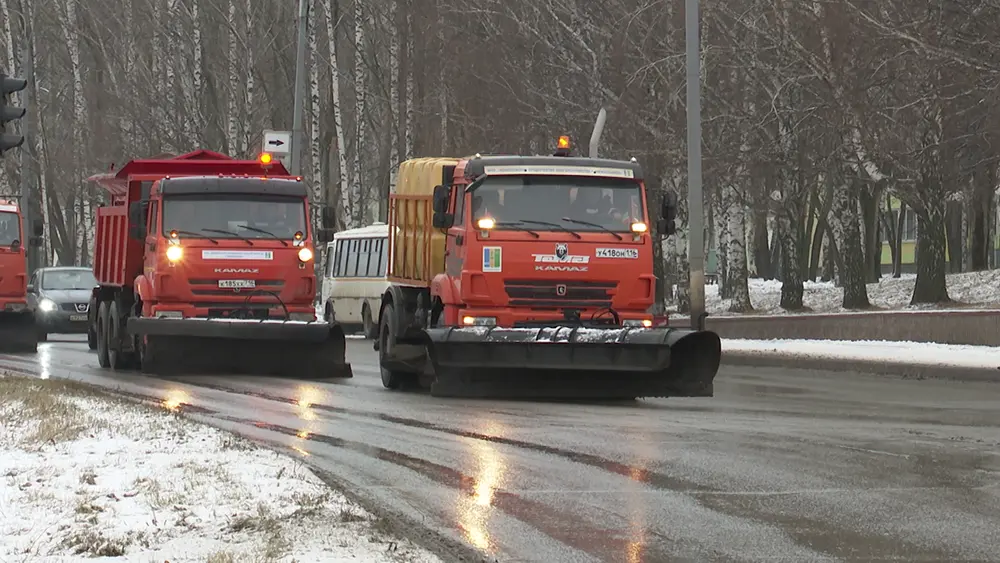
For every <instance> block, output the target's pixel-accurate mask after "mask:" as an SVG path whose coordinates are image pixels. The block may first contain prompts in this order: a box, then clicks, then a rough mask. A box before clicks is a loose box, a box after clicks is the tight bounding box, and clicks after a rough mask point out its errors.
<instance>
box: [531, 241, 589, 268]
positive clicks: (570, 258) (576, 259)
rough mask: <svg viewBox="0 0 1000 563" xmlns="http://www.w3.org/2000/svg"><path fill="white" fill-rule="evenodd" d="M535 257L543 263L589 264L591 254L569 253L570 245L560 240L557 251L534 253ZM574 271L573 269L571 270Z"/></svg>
mask: <svg viewBox="0 0 1000 563" xmlns="http://www.w3.org/2000/svg"><path fill="white" fill-rule="evenodd" d="M532 256H534V257H535V262H541V263H543V264H552V263H553V262H554V263H557V264H560V263H561V264H589V263H590V256H581V255H573V254H570V253H569V245H568V244H566V243H564V242H560V243H557V244H556V251H555V253H554V254H532ZM571 271H572V270H571Z"/></svg>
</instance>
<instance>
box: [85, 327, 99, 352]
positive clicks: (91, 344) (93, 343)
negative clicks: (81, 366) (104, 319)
mask: <svg viewBox="0 0 1000 563" xmlns="http://www.w3.org/2000/svg"><path fill="white" fill-rule="evenodd" d="M87 348H89V349H91V350H97V332H95V331H94V327H92V326H91V327H88V328H87Z"/></svg>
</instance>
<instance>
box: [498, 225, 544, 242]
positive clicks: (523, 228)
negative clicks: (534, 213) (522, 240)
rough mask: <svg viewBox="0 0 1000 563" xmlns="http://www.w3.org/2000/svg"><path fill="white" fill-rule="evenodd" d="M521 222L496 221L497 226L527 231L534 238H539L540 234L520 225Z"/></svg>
mask: <svg viewBox="0 0 1000 563" xmlns="http://www.w3.org/2000/svg"><path fill="white" fill-rule="evenodd" d="M522 222H523V221H503V222H500V223H497V224H496V225H497V226H498V227H510V228H512V229H514V230H517V231H524V232H526V233H529V234H531V235H533V236H534V237H535V238H541V235H539V234H538V233H536V232H535V231H532V230H531V229H529V228H527V227H524V226H522V225H521V223H522Z"/></svg>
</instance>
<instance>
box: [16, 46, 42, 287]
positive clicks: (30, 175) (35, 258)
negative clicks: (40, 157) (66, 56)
mask: <svg viewBox="0 0 1000 563" xmlns="http://www.w3.org/2000/svg"><path fill="white" fill-rule="evenodd" d="M21 56H22V57H23V58H22V59H21V60H22V61H23V62H22V63H21V70H22V72H23V73H24V76H25V77H26V78H27V79H28V80H34V77H35V66H34V60H35V54H34V53H32V52H31V39H30V36H29V39H28V40H27V41H25V42H24V45H23V47H22V49H21ZM21 104H22V105H23V106H24V107H25V108H27V107H30V106H31V88H25V89H24V90H21ZM21 133H22V134H23V135H24V146H23V147H22V148H21V200H22V201H23V203H22V205H21V209H22V210H23V213H24V232H25V236H26V237H30V239H31V240H32V241H34V242H35V243H34V244H28V245H26V249H27V255H28V275H31V273H32V272H34V271H35V270H36V269H37V268H41V267H42V266H44V265H45V264H43V263H42V261H41V259H40V256H39V254H40V249H43V248H45V242H44V241H43V240H41V239H36V238H35V237H36V235H35V225H36V224H39V223H40V222H41V217H38V218H36V217H35V206H34V205H33V204H32V200H33V199H37V200H38V204H39V206H41V205H45V202H43V201H41V198H40V197H34V198H33V196H36V193H35V192H37V191H38V190H34V189H32V186H33V184H34V182H33V181H32V180H34V179H35V178H36V177H37V176H36V175H35V173H34V170H35V167H34V166H33V164H34V163H35V119H34V116H33V115H28V116H26V117H25V118H23V119H21ZM39 209H41V208H40V207H39ZM44 215H45V214H44V213H43V214H42V216H44ZM29 233H30V234H29ZM44 236H45V235H44V233H43V234H42V237H44Z"/></svg>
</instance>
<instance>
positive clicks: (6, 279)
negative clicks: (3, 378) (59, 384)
mask: <svg viewBox="0 0 1000 563" xmlns="http://www.w3.org/2000/svg"><path fill="white" fill-rule="evenodd" d="M23 222H24V221H23V218H22V216H21V208H20V206H19V205H18V202H17V199H16V197H15V196H0V352H14V353H18V352H35V351H36V350H37V349H38V332H37V330H36V329H35V313H34V311H33V310H32V308H31V307H30V304H29V299H28V263H27V255H26V253H25V251H26V246H27V245H26V244H24V243H25V240H24V226H23V224H22V223H23ZM41 230H42V229H41V224H39V225H37V226H36V227H35V231H34V232H35V238H36V239H37V237H40V236H41V235H42V232H41Z"/></svg>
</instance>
